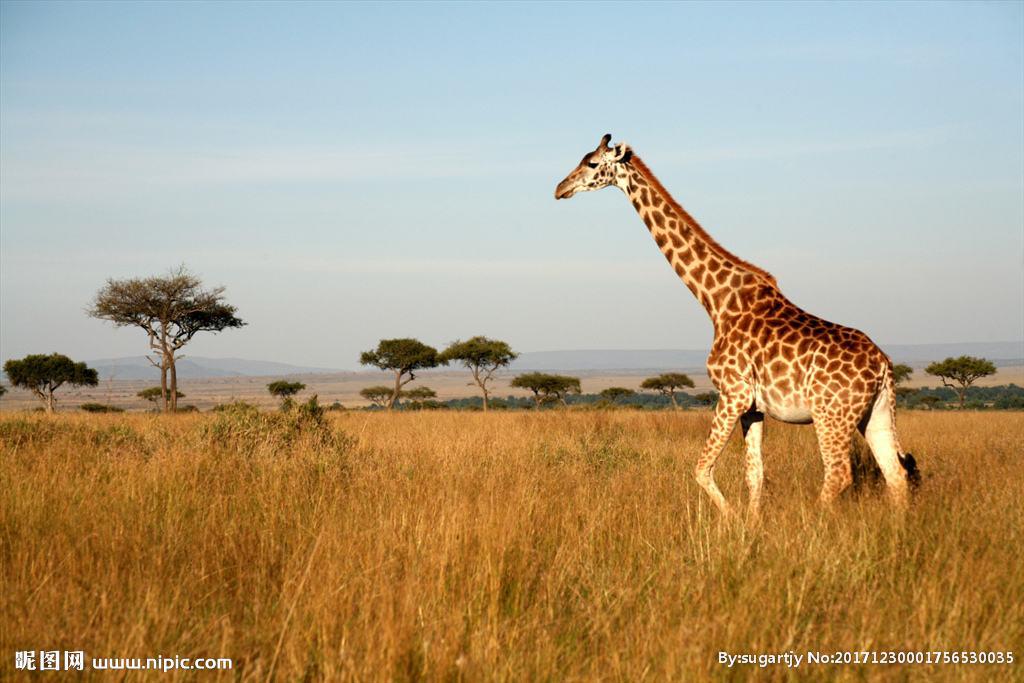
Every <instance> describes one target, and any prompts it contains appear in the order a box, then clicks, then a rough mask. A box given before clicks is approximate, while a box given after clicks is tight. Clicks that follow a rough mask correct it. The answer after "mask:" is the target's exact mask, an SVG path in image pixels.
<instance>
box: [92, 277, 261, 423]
mask: <svg viewBox="0 0 1024 683" xmlns="http://www.w3.org/2000/svg"><path fill="white" fill-rule="evenodd" d="M235 311H236V308H235V307H234V306H231V305H230V304H227V303H225V301H224V288H223V287H215V288H213V289H203V286H202V281H201V280H200V279H199V278H198V277H197V276H195V275H193V274H192V273H190V272H188V271H187V270H186V269H185V267H184V266H181V267H179V268H178V269H177V270H172V271H171V272H169V273H168V274H167V275H165V276H163V277H160V276H154V277H147V278H129V279H125V280H114V279H109V280H107V284H106V285H104V286H103V288H102V289H100V291H99V292H98V293H97V294H96V298H95V299H94V300H93V304H92V306H91V307H90V308H89V311H88V312H89V315H91V316H92V317H94V318H99V319H100V320H107V321H109V322H112V323H114V325H115V326H117V327H139V328H141V329H143V330H145V332H146V334H147V335H148V336H149V348H150V351H152V353H153V355H154V356H155V358H150V357H148V356H147V360H149V362H150V363H152V364H153V365H154V366H155V367H157V368H159V369H160V389H161V398H162V401H163V409H164V411H165V412H167V411H170V412H174V411H175V410H177V408H178V395H177V391H178V373H177V367H176V365H175V363H176V362H177V361H178V360H179V359H181V358H183V357H184V356H181V355H179V354H178V351H179V350H180V349H181V348H182V347H183V346H185V345H186V344H187V343H188V342H190V341H191V340H192V337H194V336H195V335H197V334H198V333H200V332H221V331H223V330H225V329H228V328H232V327H242V326H243V325H245V323H244V322H243V321H242V320H241V319H239V318H237V317H236V316H235ZM168 378H169V380H170V381H169V382H168Z"/></svg>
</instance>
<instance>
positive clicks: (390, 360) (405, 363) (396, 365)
mask: <svg viewBox="0 0 1024 683" xmlns="http://www.w3.org/2000/svg"><path fill="white" fill-rule="evenodd" d="M359 362H360V363H361V364H362V365H372V366H374V367H377V368H380V369H381V370H384V371H390V372H393V373H395V384H394V387H393V388H392V390H391V396H389V397H388V400H387V403H386V404H385V406H384V407H385V408H387V409H388V410H391V409H392V408H394V407H395V401H397V400H398V398H399V397H400V396H401V394H402V387H404V386H405V385H406V384H408V383H409V382H411V381H413V380H414V379H416V372H417V371H418V370H423V369H426V368H436V367H437V366H438V365H447V364H448V361H447V360H446V359H444V358H442V357H441V355H440V354H439V353H438V352H437V349H435V348H434V347H433V346H427V345H426V344H424V343H423V342H421V341H420V340H419V339H412V338H409V337H403V338H399V339H381V340H380V342H379V343H378V344H377V348H375V349H373V350H371V351H363V352H362V353H361V354H360V355H359Z"/></svg>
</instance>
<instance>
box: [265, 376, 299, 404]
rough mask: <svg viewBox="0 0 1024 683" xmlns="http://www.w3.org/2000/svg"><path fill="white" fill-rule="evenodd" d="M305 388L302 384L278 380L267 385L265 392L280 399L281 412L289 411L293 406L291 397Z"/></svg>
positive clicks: (293, 402)
mask: <svg viewBox="0 0 1024 683" xmlns="http://www.w3.org/2000/svg"><path fill="white" fill-rule="evenodd" d="M305 388H306V385H305V384H303V383H302V382H289V381H288V380H284V379H279V380H277V381H276V382H271V383H270V384H268V385H267V391H269V392H270V395H271V396H276V397H278V398H279V399H281V410H290V409H291V407H292V406H293V405H294V404H295V401H294V399H292V396H294V395H295V394H297V393H299V392H300V391H302V390H303V389H305Z"/></svg>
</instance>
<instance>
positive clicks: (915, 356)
mask: <svg viewBox="0 0 1024 683" xmlns="http://www.w3.org/2000/svg"><path fill="white" fill-rule="evenodd" d="M882 350H884V351H885V352H886V353H888V354H889V356H890V357H891V358H892V359H893V362H896V363H907V364H908V365H924V364H927V363H930V362H932V361H935V360H942V359H944V358H947V357H949V356H963V355H967V356H981V357H982V358H988V359H989V360H991V361H993V362H994V363H995V364H996V365H1021V364H1024V341H1016V342H962V343H956V344H889V345H885V344H883V345H882ZM707 357H708V349H694V350H687V351H683V350H653V351H627V350H620V349H604V350H573V351H528V352H525V353H523V354H521V355H520V356H519V358H518V359H517V360H516V362H515V363H514V364H513V366H512V369H513V370H516V371H522V370H545V371H552V370H567V371H568V370H665V369H669V368H676V369H680V370H693V369H701V368H703V367H704V365H705V362H706V361H707Z"/></svg>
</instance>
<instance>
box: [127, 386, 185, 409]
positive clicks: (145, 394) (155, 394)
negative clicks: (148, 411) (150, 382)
mask: <svg viewBox="0 0 1024 683" xmlns="http://www.w3.org/2000/svg"><path fill="white" fill-rule="evenodd" d="M135 395H136V396H138V397H139V398H144V399H146V400H147V401H150V402H151V403H152V404H153V405H156V402H157V399H160V398H163V396H164V390H163V389H161V388H160V387H149V388H148V389H143V390H142V391H140V392H139V393H137V394H135ZM178 398H185V394H183V393H181V392H180V391H179V392H178Z"/></svg>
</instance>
